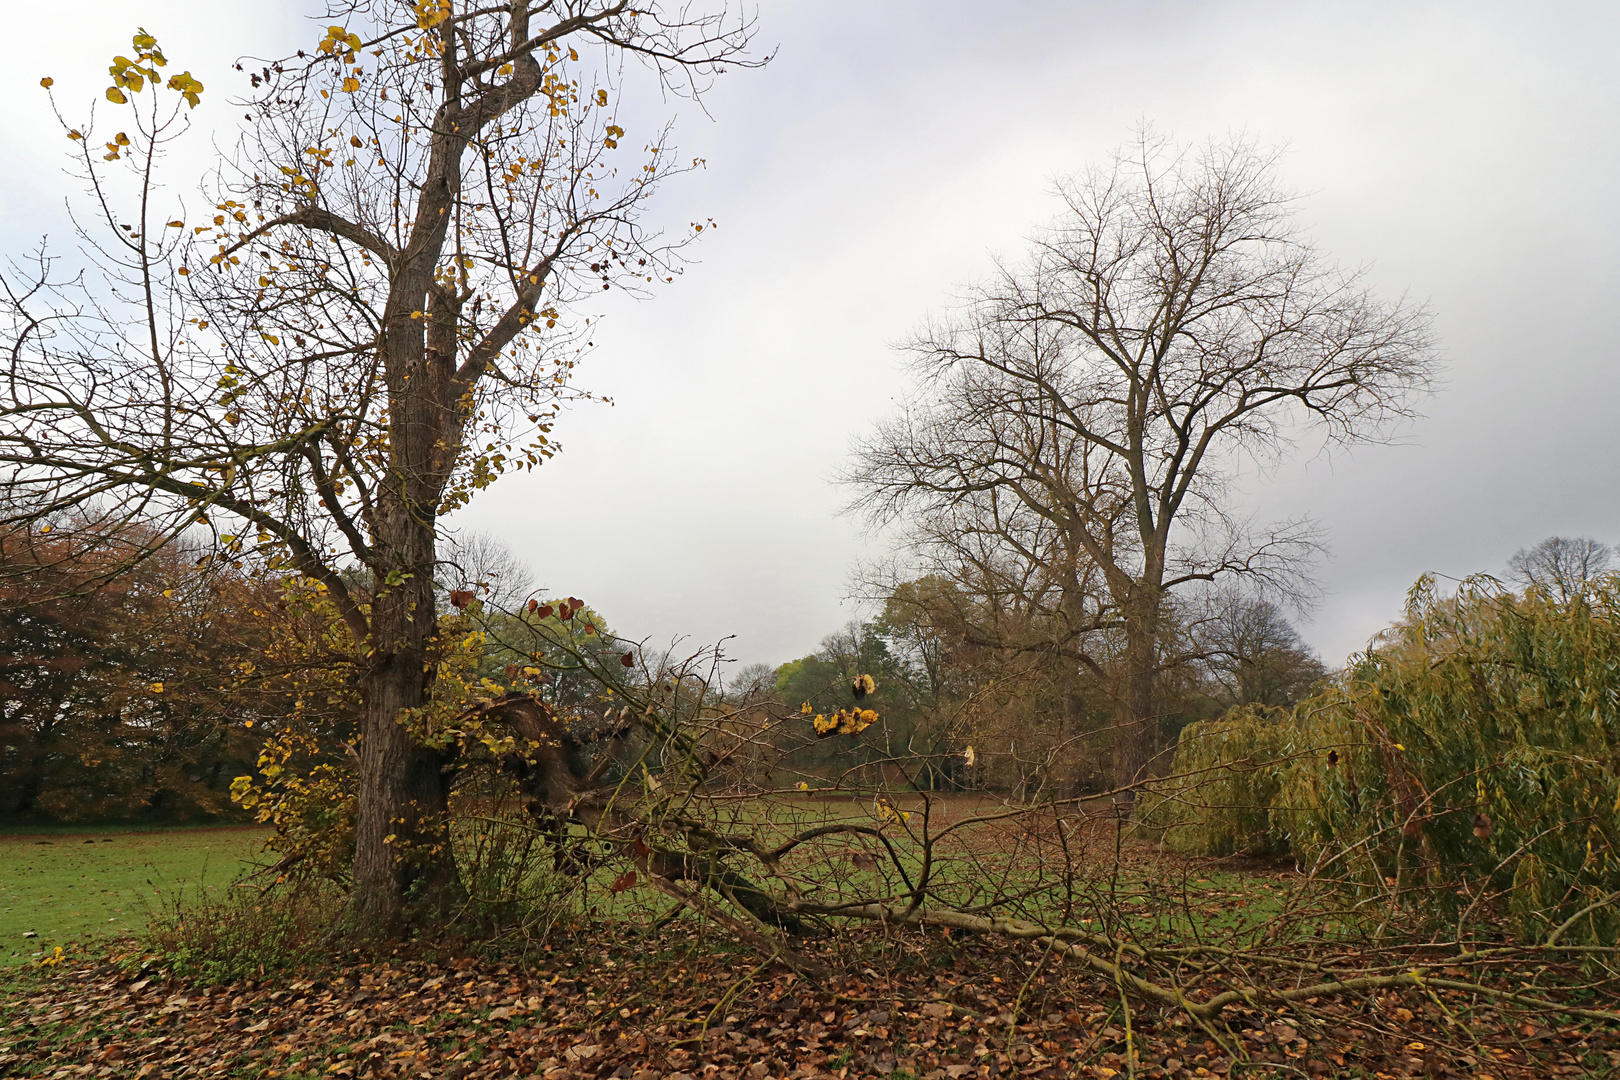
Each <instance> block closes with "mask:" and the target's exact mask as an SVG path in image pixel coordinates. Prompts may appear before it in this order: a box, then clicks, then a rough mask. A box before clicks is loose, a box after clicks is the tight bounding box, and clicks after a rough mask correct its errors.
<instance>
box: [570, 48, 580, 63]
mask: <svg viewBox="0 0 1620 1080" xmlns="http://www.w3.org/2000/svg"><path fill="white" fill-rule="evenodd" d="M568 59H570V60H572V61H574V63H576V64H577V63H579V53H577V52H575V51H574V50H573V49H569V50H568Z"/></svg>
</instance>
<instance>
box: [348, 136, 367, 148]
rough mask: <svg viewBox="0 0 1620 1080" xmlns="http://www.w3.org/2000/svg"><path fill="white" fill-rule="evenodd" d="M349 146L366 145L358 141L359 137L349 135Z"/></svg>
mask: <svg viewBox="0 0 1620 1080" xmlns="http://www.w3.org/2000/svg"><path fill="white" fill-rule="evenodd" d="M349 145H350V146H364V145H366V144H365V143H363V142H361V141H360V136H358V135H350V136H349Z"/></svg>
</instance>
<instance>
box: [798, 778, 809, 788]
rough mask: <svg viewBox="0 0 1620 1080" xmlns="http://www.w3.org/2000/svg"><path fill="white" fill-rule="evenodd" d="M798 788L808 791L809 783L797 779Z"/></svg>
mask: <svg viewBox="0 0 1620 1080" xmlns="http://www.w3.org/2000/svg"><path fill="white" fill-rule="evenodd" d="M799 790H800V791H809V790H810V785H809V784H807V783H805V782H804V781H803V780H800V781H799Z"/></svg>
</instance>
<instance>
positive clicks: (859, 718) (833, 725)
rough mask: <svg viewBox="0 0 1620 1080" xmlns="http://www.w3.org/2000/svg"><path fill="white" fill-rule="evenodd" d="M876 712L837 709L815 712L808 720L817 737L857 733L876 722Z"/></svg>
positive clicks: (870, 710)
mask: <svg viewBox="0 0 1620 1080" xmlns="http://www.w3.org/2000/svg"><path fill="white" fill-rule="evenodd" d="M877 720H878V714H877V713H876V712H875V711H874V710H872V709H839V710H838V711H837V712H835V713H830V714H826V715H823V714H822V713H817V714H816V715H815V717H814V718H813V719H812V720H811V721H810V722H811V723H812V724H814V725H815V728H816V735H817V737H818V738H822V739H825V738H827V737H828V736H831V735H858V734H860V733H861V732H863V731H865V730H866V729H867V728H869V727H871V726H872V725H873V724H875V723H877Z"/></svg>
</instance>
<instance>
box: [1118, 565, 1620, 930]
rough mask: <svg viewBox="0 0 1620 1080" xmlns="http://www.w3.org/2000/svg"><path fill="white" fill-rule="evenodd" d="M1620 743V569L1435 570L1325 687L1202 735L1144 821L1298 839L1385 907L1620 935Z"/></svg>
mask: <svg viewBox="0 0 1620 1080" xmlns="http://www.w3.org/2000/svg"><path fill="white" fill-rule="evenodd" d="M1617 750H1620V578H1614V577H1611V578H1604V579H1599V580H1597V581H1595V582H1593V583H1591V585H1590V587H1589V588H1588V589H1587V590H1586V592H1585V593H1584V594H1581V595H1576V596H1573V597H1571V598H1570V599H1568V600H1561V599H1556V598H1554V597H1553V596H1551V595H1549V594H1548V593H1546V592H1543V591H1541V590H1539V589H1531V590H1530V591H1528V592H1527V593H1526V594H1524V595H1522V596H1517V595H1513V594H1511V593H1508V592H1506V591H1504V590H1503V589H1502V588H1501V587H1500V586H1499V585H1498V584H1497V583H1496V582H1494V581H1493V580H1491V579H1488V578H1478V579H1471V580H1470V581H1468V582H1465V583H1464V584H1463V585H1462V587H1461V588H1460V589H1459V590H1458V592H1457V593H1456V595H1454V596H1441V595H1440V594H1439V593H1438V591H1437V590H1436V587H1435V583H1434V581H1433V579H1431V578H1424V579H1423V580H1421V581H1419V582H1418V584H1417V585H1416V586H1415V587H1414V588H1413V590H1412V593H1411V595H1410V597H1409V600H1408V606H1407V612H1406V617H1405V619H1403V620H1402V622H1401V623H1400V624H1398V625H1397V626H1395V627H1393V628H1391V629H1390V630H1389V631H1386V632H1385V634H1384V635H1383V636H1382V639H1381V640H1380V642H1379V644H1378V645H1376V646H1375V647H1374V648H1372V649H1370V650H1369V651H1368V652H1367V653H1366V654H1364V655H1362V656H1360V657H1358V658H1356V660H1355V662H1354V663H1353V664H1352V665H1351V666H1350V668H1349V669H1348V670H1347V671H1346V672H1344V673H1343V674H1342V675H1340V676H1339V677H1338V678H1337V679H1336V680H1335V681H1334V683H1333V684H1332V685H1330V686H1329V687H1328V688H1327V689H1326V690H1325V691H1323V692H1322V693H1320V694H1318V695H1317V696H1315V697H1313V698H1310V699H1308V700H1306V701H1304V702H1302V703H1300V704H1299V705H1297V706H1295V707H1294V708H1293V709H1291V710H1287V711H1281V710H1279V711H1275V712H1266V713H1261V712H1258V711H1254V710H1244V711H1236V712H1234V713H1232V714H1229V715H1228V716H1226V717H1224V718H1222V719H1220V720H1217V721H1212V722H1208V723H1205V724H1199V725H1194V726H1193V727H1191V728H1189V729H1188V731H1187V732H1186V733H1184V734H1183V736H1182V740H1181V743H1180V746H1179V748H1178V752H1177V756H1176V761H1175V765H1174V767H1173V768H1172V770H1171V773H1172V777H1171V779H1169V780H1167V781H1166V783H1164V784H1163V785H1161V787H1160V789H1159V791H1158V792H1157V793H1156V796H1155V799H1154V800H1153V801H1152V804H1151V805H1150V806H1148V807H1147V808H1146V813H1145V815H1144V819H1145V821H1146V822H1147V823H1149V824H1150V825H1153V826H1154V827H1156V828H1159V829H1161V830H1162V831H1163V834H1164V836H1165V839H1166V842H1167V843H1169V844H1170V845H1172V846H1175V847H1178V848H1180V849H1182V850H1188V851H1200V852H1206V853H1224V852H1229V851H1235V850H1271V851H1281V850H1287V851H1290V852H1291V853H1292V854H1293V855H1294V857H1295V858H1296V859H1297V860H1298V861H1299V862H1300V863H1301V865H1302V866H1304V867H1306V868H1309V869H1311V870H1313V871H1315V872H1316V873H1318V874H1320V875H1321V876H1322V877H1324V878H1326V879H1328V880H1331V881H1334V882H1336V883H1338V884H1339V885H1340V886H1342V887H1343V888H1344V889H1346V890H1347V891H1348V892H1350V893H1351V894H1352V895H1353V896H1354V897H1355V899H1356V900H1357V901H1358V902H1359V906H1360V907H1361V909H1362V910H1363V911H1365V912H1368V913H1373V912H1382V913H1392V912H1396V911H1415V912H1417V913H1418V914H1420V915H1423V916H1425V917H1427V918H1429V919H1432V920H1445V921H1455V920H1457V919H1458V918H1460V917H1462V916H1464V915H1466V914H1467V913H1469V912H1481V911H1487V910H1505V911H1506V912H1507V913H1509V914H1510V915H1511V916H1512V917H1513V918H1514V920H1515V922H1516V925H1517V928H1518V930H1519V932H1520V933H1521V934H1522V935H1524V936H1526V937H1530V938H1545V937H1547V936H1548V935H1551V934H1557V935H1558V936H1559V937H1560V938H1561V940H1565V941H1574V940H1586V941H1604V942H1610V941H1613V940H1614V939H1615V937H1616V935H1617V933H1620V911H1617V908H1616V904H1617V903H1620V759H1617Z"/></svg>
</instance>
